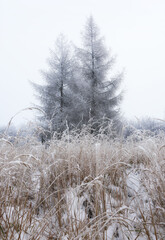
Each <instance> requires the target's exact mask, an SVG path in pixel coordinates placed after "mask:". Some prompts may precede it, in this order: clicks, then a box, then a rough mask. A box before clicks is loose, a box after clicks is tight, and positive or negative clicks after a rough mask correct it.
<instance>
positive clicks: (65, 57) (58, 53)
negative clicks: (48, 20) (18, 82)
mask: <svg viewBox="0 0 165 240" xmlns="http://www.w3.org/2000/svg"><path fill="white" fill-rule="evenodd" d="M70 49H71V47H70V45H69V44H68V42H67V40H66V39H65V38H64V36H63V35H60V36H59V37H58V39H57V41H56V43H55V49H54V50H52V51H51V56H50V58H49V59H48V64H49V69H48V71H43V72H42V75H43V79H44V81H45V85H38V84H33V86H34V88H35V90H36V91H37V92H38V98H39V100H40V103H41V106H40V108H41V109H42V110H43V111H44V112H45V115H44V116H42V117H41V120H42V122H45V120H48V122H49V123H51V130H53V131H57V132H62V131H63V130H64V129H65V126H66V122H69V124H70V123H71V121H72V122H73V115H75V112H74V111H75V107H79V105H81V101H80V100H81V98H80V97H79V99H77V97H78V96H77V92H76V86H77V84H76V81H75V76H76V73H75V70H74V69H75V67H74V66H75V61H74V59H73V57H72V55H71V51H70ZM76 117H77V115H76ZM74 120H75V119H74ZM77 121H78V119H77Z"/></svg>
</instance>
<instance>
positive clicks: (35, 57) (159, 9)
mask: <svg viewBox="0 0 165 240" xmlns="http://www.w3.org/2000/svg"><path fill="white" fill-rule="evenodd" d="M164 13H165V1H164V0H157V1H156V0H143V1H142V0H135V1H131V0H125V1H123V0H110V1H108V0H103V1H99V0H98V1H94V0H83V1H82V0H77V1H76V0H70V1H67V0H61V1H57V0H47V1H45V0H40V1H39V0H35V1H32V0H29V1H21V0H15V1H12V0H1V1H0V32H1V37H0V53H1V54H0V66H1V70H0V102H1V104H0V112H1V119H0V125H5V124H7V123H8V121H9V120H10V118H11V117H12V116H13V115H14V114H16V113H17V112H18V111H20V110H21V109H24V108H26V107H29V106H32V104H33V103H35V102H36V99H35V97H34V90H33V88H32V87H31V85H30V84H29V81H33V82H36V83H42V77H41V74H40V70H41V69H47V62H46V59H47V58H48V57H49V50H50V49H52V48H53V46H54V43H55V40H56V38H57V37H58V35H59V34H60V33H63V34H64V35H66V36H67V38H68V40H71V41H73V42H74V43H75V44H77V45H79V44H80V41H81V37H80V34H81V31H82V28H83V26H84V23H85V21H86V19H87V17H88V16H89V15H93V17H94V19H95V21H96V23H97V25H98V26H99V28H100V31H101V35H102V36H104V37H105V42H106V45H107V47H110V48H111V52H112V54H113V55H116V64H115V68H116V70H117V71H119V72H120V71H122V70H124V73H125V77H124V81H123V83H122V89H124V91H125V93H124V99H123V102H122V104H121V110H122V113H123V115H124V116H125V117H126V118H134V117H137V118H140V117H142V116H146V115H147V116H150V117H155V118H161V119H163V118H164V117H165V105H164V88H165V71H164V63H165V45H164V42H165V14H164ZM32 115H33V114H32V113H27V112H23V113H21V114H20V115H18V116H17V117H16V118H15V119H14V124H20V123H23V122H25V121H26V119H32Z"/></svg>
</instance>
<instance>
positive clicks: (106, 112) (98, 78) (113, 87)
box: [77, 17, 122, 120]
mask: <svg viewBox="0 0 165 240" xmlns="http://www.w3.org/2000/svg"><path fill="white" fill-rule="evenodd" d="M82 40H83V46H82V48H79V49H78V51H77V52H78V59H79V62H80V69H81V77H82V78H83V80H84V81H85V82H86V89H84V96H85V98H86V109H87V112H88V119H90V118H92V119H93V120H98V119H100V118H103V117H106V118H109V119H117V118H118V114H119V108H118V106H119V103H120V101H121V99H122V95H121V93H117V91H118V88H119V85H120V83H121V80H122V74H118V75H116V76H111V77H110V74H109V72H110V71H111V70H112V66H113V63H114V58H113V57H112V56H110V55H109V52H108V51H107V49H106V48H105V44H104V39H103V38H102V37H100V33H99V29H98V27H97V25H96V24H95V22H94V20H93V17H89V18H88V20H87V22H86V26H85V29H84V32H83V34H82Z"/></svg>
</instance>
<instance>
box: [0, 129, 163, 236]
mask: <svg viewBox="0 0 165 240" xmlns="http://www.w3.org/2000/svg"><path fill="white" fill-rule="evenodd" d="M0 239H4V240H6V239H10V240H17V239H21V240H24V239H25V240H27V239H28V240H29V239H33V240H37V239H38V240H39V239H41V240H46V239H50V240H51V239H52V240H53V239H54V240H55V239H59V240H72V239H74V240H76V239H77V240H83V239H86V240H94V239H96V240H108V239H109V240H117V239H118V240H119V239H120V240H126V239H128V240H137V239H139V240H144V239H148V240H151V239H152V240H163V239H165V136H164V134H160V135H159V136H153V137H151V136H149V135H148V134H145V133H143V134H142V133H140V134H137V133H136V134H134V135H132V136H131V137H129V138H128V139H127V140H123V139H122V137H121V138H112V137H110V136H109V135H105V134H103V133H100V134H98V135H97V136H94V135H92V134H90V133H89V131H88V129H84V130H82V131H81V133H79V134H77V133H74V132H72V133H69V132H65V133H64V134H63V136H62V138H61V139H57V138H56V137H54V138H53V139H52V140H51V141H50V142H49V143H45V144H41V143H40V142H39V141H38V140H37V138H35V137H33V136H30V137H27V136H26V138H23V137H21V136H17V137H15V138H14V140H13V141H12V142H11V141H10V139H9V137H7V136H3V137H2V138H1V139H0Z"/></svg>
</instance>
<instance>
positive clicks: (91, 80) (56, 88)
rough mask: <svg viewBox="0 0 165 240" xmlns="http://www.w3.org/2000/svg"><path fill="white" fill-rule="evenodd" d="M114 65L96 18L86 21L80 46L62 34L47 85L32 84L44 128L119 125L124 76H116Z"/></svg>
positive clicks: (51, 59)
mask: <svg viewBox="0 0 165 240" xmlns="http://www.w3.org/2000/svg"><path fill="white" fill-rule="evenodd" d="M114 62H115V59H114V57H113V56H111V55H110V53H109V51H108V50H107V49H106V47H105V43H104V38H102V37H101V36H100V31H99V29H98V27H97V25H96V24H95V22H94V20H93V17H89V18H88V19H87V22H86V25H85V27H84V30H83V32H82V46H81V47H77V46H75V45H74V44H71V43H69V42H68V41H67V40H66V38H65V37H64V36H63V35H60V36H59V37H58V38H57V40H56V42H55V47H54V49H53V50H51V53H50V57H49V59H48V66H49V69H48V70H47V71H42V77H43V80H44V82H45V84H44V85H39V84H34V83H33V87H34V89H35V91H36V93H37V94H36V96H37V98H38V99H39V102H40V104H39V108H40V109H42V110H43V114H42V115H41V116H40V117H39V119H40V121H41V123H42V125H43V126H44V127H45V128H48V127H49V128H51V131H52V132H54V131H56V132H59V133H60V132H63V131H64V130H65V129H66V127H69V129H72V128H74V127H76V128H77V127H80V128H81V126H82V125H84V124H89V122H90V123H91V124H92V129H93V130H96V129H98V128H99V126H101V125H102V124H105V125H106V124H107V123H108V122H109V121H111V122H113V126H119V122H120V108H119V105H120V102H121V100H122V93H121V91H120V90H119V87H120V83H121V81H122V73H118V74H113V64H114ZM93 130H92V131H93Z"/></svg>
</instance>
